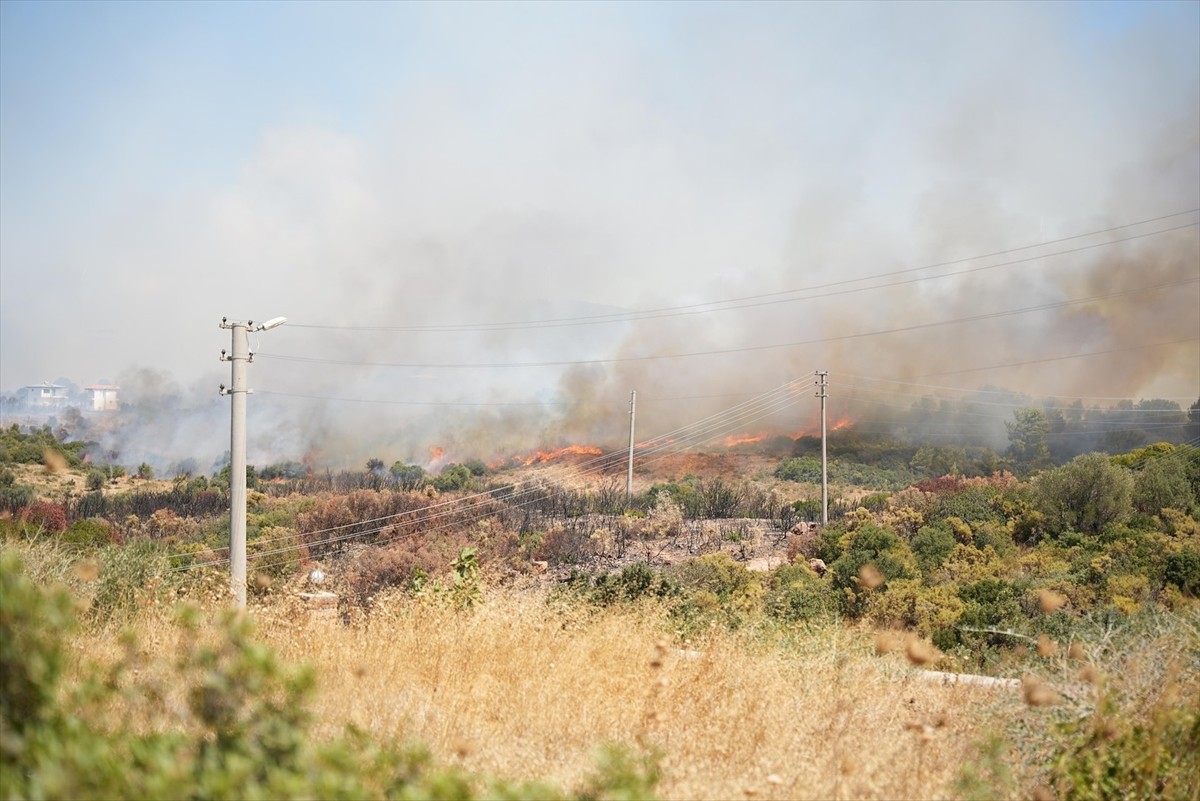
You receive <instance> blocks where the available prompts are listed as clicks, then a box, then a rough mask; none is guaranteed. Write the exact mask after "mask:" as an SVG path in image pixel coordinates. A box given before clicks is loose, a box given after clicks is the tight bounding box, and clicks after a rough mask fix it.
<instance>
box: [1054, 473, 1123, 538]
mask: <svg viewBox="0 0 1200 801" xmlns="http://www.w3.org/2000/svg"><path fill="white" fill-rule="evenodd" d="M1033 489H1034V496H1035V505H1036V507H1037V509H1038V511H1040V512H1041V513H1042V514H1043V515H1044V516H1045V528H1046V530H1047V532H1048V533H1049V534H1051V535H1052V536H1059V537H1061V536H1062V535H1064V534H1067V533H1068V532H1079V533H1081V534H1085V535H1091V536H1096V535H1099V534H1100V532H1101V531H1103V530H1104V528H1105V527H1107V526H1109V525H1112V524H1114V523H1122V522H1124V521H1126V520H1128V519H1129V516H1130V515H1131V514H1132V513H1133V475H1132V474H1131V473H1130V472H1129V471H1128V470H1126V469H1125V468H1123V467H1118V466H1116V465H1114V464H1112V463H1111V462H1110V461H1109V459H1108V457H1107V456H1105V455H1104V454H1102V453H1089V454H1085V455H1083V456H1077V457H1076V458H1074V459H1072V460H1071V461H1070V462H1069V463H1067V464H1065V465H1063V466H1062V467H1059V468H1056V469H1054V470H1047V471H1045V472H1043V473H1040V474H1038V476H1037V477H1035V478H1034V480H1033Z"/></svg>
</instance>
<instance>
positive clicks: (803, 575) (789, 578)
mask: <svg viewBox="0 0 1200 801" xmlns="http://www.w3.org/2000/svg"><path fill="white" fill-rule="evenodd" d="M763 602H764V606H765V607H766V610H767V612H768V614H770V615H771V616H772V617H775V618H778V619H779V620H782V621H784V622H786V623H799V622H811V621H816V620H822V619H825V618H830V617H833V616H834V615H836V614H837V608H838V603H837V596H836V595H835V594H834V592H833V590H832V588H831V586H830V584H829V583H828V582H826V581H823V580H822V579H820V578H818V577H817V574H816V573H814V572H812V571H811V570H809V569H808V567H807V566H802V565H784V566H782V567H780V568H777V569H776V570H775V571H774V572H773V573H772V574H771V580H770V584H769V587H768V589H767V592H766V596H765V598H764V599H763Z"/></svg>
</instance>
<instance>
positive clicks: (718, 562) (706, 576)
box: [667, 551, 758, 600]
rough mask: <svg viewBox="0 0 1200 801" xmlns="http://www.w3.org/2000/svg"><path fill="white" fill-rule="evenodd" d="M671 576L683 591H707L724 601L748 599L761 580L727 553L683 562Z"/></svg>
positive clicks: (672, 571)
mask: <svg viewBox="0 0 1200 801" xmlns="http://www.w3.org/2000/svg"><path fill="white" fill-rule="evenodd" d="M667 573H668V575H669V576H670V577H671V578H672V579H673V580H674V581H675V582H677V583H678V584H679V586H680V587H682V588H683V589H686V590H693V591H699V590H707V591H708V592H711V593H713V594H714V595H716V596H717V597H718V598H720V599H721V600H729V599H730V598H733V597H734V596H737V595H744V594H745V593H747V592H748V591H749V588H750V587H751V586H752V585H757V584H758V577H757V576H755V575H754V574H753V573H751V572H750V571H749V570H748V569H747V568H746V566H745V565H743V564H741V563H740V562H735V561H734V559H733V557H732V556H730V555H729V554H728V553H726V552H725V551H719V552H717V553H712V554H707V555H705V556H701V557H698V558H696V559H688V560H686V561H684V562H680V563H679V564H677V565H674V566H672V567H671V568H669V569H668V571H667Z"/></svg>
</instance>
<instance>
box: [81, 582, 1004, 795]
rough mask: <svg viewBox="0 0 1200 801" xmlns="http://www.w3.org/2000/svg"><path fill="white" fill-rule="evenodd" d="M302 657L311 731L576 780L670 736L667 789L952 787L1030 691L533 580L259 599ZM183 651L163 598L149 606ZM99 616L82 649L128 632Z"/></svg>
mask: <svg viewBox="0 0 1200 801" xmlns="http://www.w3.org/2000/svg"><path fill="white" fill-rule="evenodd" d="M255 614H256V617H257V618H258V621H259V625H260V631H261V632H262V634H263V636H264V637H265V639H266V640H267V641H268V642H270V643H271V644H273V645H274V646H275V647H276V648H277V649H278V651H279V652H280V654H281V655H282V656H283V657H284V658H285V659H287V660H289V661H295V662H301V661H302V662H307V663H309V664H312V665H313V666H315V667H316V668H317V670H318V674H319V676H320V682H319V693H318V696H317V698H316V700H315V703H314V712H315V713H316V718H317V720H318V723H317V725H316V728H315V733H316V735H317V736H318V737H326V736H333V735H334V734H336V733H337V732H339V731H340V730H341V729H342V727H344V726H345V725H347V724H354V725H356V726H358V727H360V728H362V729H365V730H367V731H369V732H370V733H371V734H373V735H374V736H376V737H378V738H385V739H397V740H409V739H413V738H415V739H418V740H421V741H423V742H425V743H426V744H427V745H428V746H429V747H430V748H431V749H432V751H433V752H434V754H435V755H436V756H437V757H438V758H440V759H444V760H447V761H452V762H456V763H458V764H461V765H463V766H464V767H467V768H468V769H471V770H478V771H484V772H487V773H490V774H494V775H498V776H503V777H507V778H513V779H522V778H525V779H527V778H538V779H545V780H549V781H552V782H555V783H558V784H560V785H562V786H572V785H576V784H577V783H578V782H579V780H580V779H581V777H582V776H583V775H584V774H585V773H587V772H588V771H589V770H590V769H591V768H592V767H593V764H594V763H593V762H592V756H593V754H594V752H595V749H596V747H597V746H599V745H601V744H603V743H606V742H620V743H627V744H639V745H642V746H643V747H647V748H653V749H657V750H658V751H659V752H660V753H661V754H662V755H663V759H662V766H663V772H664V778H663V782H662V784H661V786H660V792H661V795H662V796H663V797H664V798H668V799H691V798H748V797H753V798H820V799H826V798H889V799H898V798H921V799H935V798H947V797H952V795H953V781H954V779H955V778H956V776H957V775H958V771H959V768H960V766H961V765H962V764H963V763H964V762H965V761H967V760H970V759H972V758H973V756H974V752H973V743H974V742H976V741H977V740H978V739H979V736H980V733H981V731H982V730H983V729H984V728H987V727H988V726H991V725H995V723H996V721H997V716H1006V715H1008V714H1012V713H1013V712H1015V711H1016V709H1017V708H1018V707H1020V706H1021V700H1020V697H1019V693H1013V692H1011V691H1010V692H1007V693H1005V692H1003V691H999V692H998V691H995V690H987V689H981V688H972V687H966V686H960V687H943V686H939V685H931V684H929V683H927V682H922V681H920V680H918V679H916V678H915V674H914V672H913V669H912V668H911V667H910V666H909V664H908V663H907V662H906V661H904V658H903V656H902V655H900V654H894V655H884V656H878V655H876V653H875V650H874V643H873V639H872V638H871V637H870V635H869V633H866V632H862V633H855V632H851V631H847V630H846V629H843V628H840V627H836V626H830V627H827V628H822V629H818V630H813V631H811V632H808V633H806V634H805V635H804V636H802V637H796V642H797V643H799V644H798V645H796V646H792V647H780V646H779V645H775V644H770V645H764V644H761V643H756V642H754V641H753V640H752V639H751V638H749V637H748V636H745V635H737V634H734V633H729V632H726V631H724V630H721V631H714V632H713V633H712V634H711V635H710V636H709V637H707V638H706V640H705V641H704V642H703V643H702V644H690V645H688V646H687V647H686V648H681V647H680V646H681V645H682V644H680V643H676V642H674V641H672V640H670V639H667V638H664V636H663V631H664V630H665V629H664V620H663V619H662V618H661V616H660V614H659V613H658V612H657V611H655V610H654V609H652V608H646V609H641V610H623V611H611V612H608V611H606V612H595V611H589V610H585V609H583V608H580V607H559V606H555V605H553V604H549V603H547V601H546V598H545V596H544V595H541V594H539V593H536V592H532V593H531V592H516V591H509V592H503V593H493V594H492V595H490V596H489V599H488V603H487V604H486V605H485V606H483V607H482V608H479V609H477V610H475V611H474V612H472V613H461V612H455V611H453V610H451V609H447V608H444V607H441V606H439V605H437V604H433V603H424V602H413V601H411V600H404V599H400V598H397V599H394V600H391V601H383V602H381V603H380V604H379V605H378V606H377V608H375V609H374V610H373V611H372V613H371V614H370V615H369V616H367V617H366V618H365V619H363V620H361V621H359V622H357V623H355V624H354V625H350V626H345V625H342V624H341V623H340V622H337V621H327V620H313V619H309V616H308V615H307V613H306V611H305V610H304V609H303V608H302V607H300V606H299V605H298V602H296V601H294V600H290V601H289V600H285V601H280V602H277V603H274V604H271V605H268V606H266V607H262V608H259V609H258V610H256V612H255ZM139 629H141V634H142V642H143V643H144V647H145V648H146V649H147V650H148V651H151V652H157V653H160V654H164V655H168V656H169V655H170V654H171V653H173V651H174V648H173V643H174V641H176V639H177V634H176V633H175V632H174V631H173V629H172V627H171V626H170V625H169V624H168V623H167V616H166V615H165V613H153V612H152V613H148V614H147V615H146V616H145V617H144V618H143V620H142V622H141V623H140V624H139ZM113 642H114V638H112V637H111V635H104V634H99V633H93V634H88V635H86V636H84V637H82V638H80V641H78V642H77V643H76V644H77V646H78V650H77V653H80V652H83V651H86V652H88V653H89V654H90V655H91V656H95V655H97V653H98V652H104V651H108V652H109V657H110V658H115V655H116V649H117V646H115V645H114V644H113Z"/></svg>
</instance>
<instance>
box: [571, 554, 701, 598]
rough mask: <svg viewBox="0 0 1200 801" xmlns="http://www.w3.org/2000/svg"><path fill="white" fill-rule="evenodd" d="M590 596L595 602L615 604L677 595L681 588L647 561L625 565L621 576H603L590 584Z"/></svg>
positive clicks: (612, 574)
mask: <svg viewBox="0 0 1200 801" xmlns="http://www.w3.org/2000/svg"><path fill="white" fill-rule="evenodd" d="M588 594H589V597H590V599H591V600H592V601H593V602H594V603H598V604H600V605H602V606H609V605H611V604H614V603H620V602H628V601H638V600H642V599H650V598H671V597H678V596H679V595H680V587H679V585H678V584H677V583H675V582H674V581H673V580H672V579H671V578H670V577H669V576H667V575H666V574H664V573H661V572H659V571H657V570H655V569H654V568H652V567H650V565H649V564H647V563H646V562H634V563H633V564H631V565H626V566H625V567H624V568H623V569H622V570H621V572H620V573H605V574H603V575H600V576H597V577H596V578H595V579H594V581H593V582H592V583H591V587H590V591H589V593H588Z"/></svg>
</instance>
